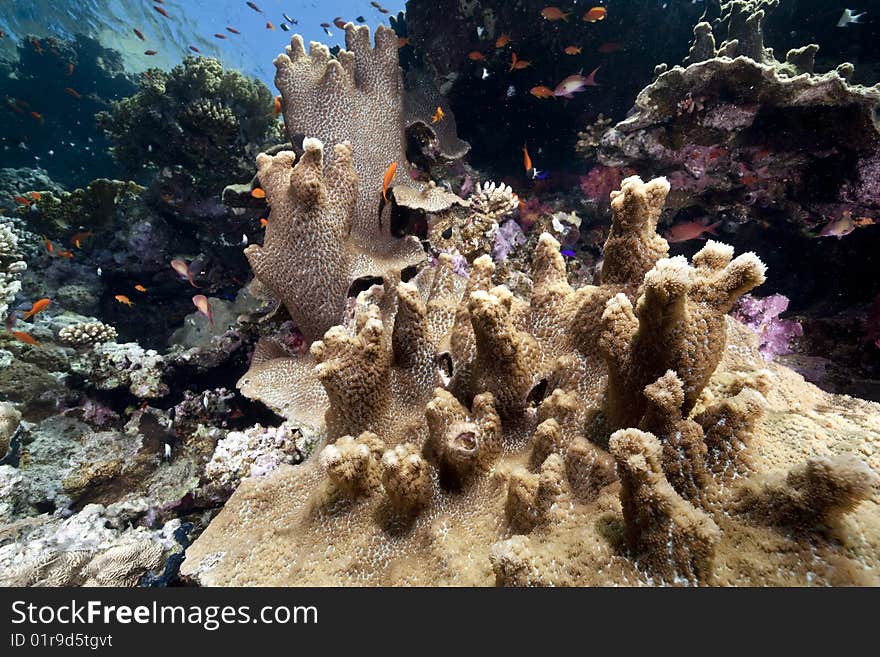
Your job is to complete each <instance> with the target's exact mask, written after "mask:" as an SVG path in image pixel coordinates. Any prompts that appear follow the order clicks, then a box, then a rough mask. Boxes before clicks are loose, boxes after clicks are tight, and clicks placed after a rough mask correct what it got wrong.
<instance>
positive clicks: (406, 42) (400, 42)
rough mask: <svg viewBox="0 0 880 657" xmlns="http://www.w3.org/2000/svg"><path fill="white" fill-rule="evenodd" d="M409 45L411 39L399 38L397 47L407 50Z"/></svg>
mask: <svg viewBox="0 0 880 657" xmlns="http://www.w3.org/2000/svg"><path fill="white" fill-rule="evenodd" d="M408 45H409V37H397V47H398V48H405V47H406V46H408Z"/></svg>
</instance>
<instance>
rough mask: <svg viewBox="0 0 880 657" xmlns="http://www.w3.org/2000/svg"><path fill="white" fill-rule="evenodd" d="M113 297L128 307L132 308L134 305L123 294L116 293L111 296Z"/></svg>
mask: <svg viewBox="0 0 880 657" xmlns="http://www.w3.org/2000/svg"><path fill="white" fill-rule="evenodd" d="M113 298H114V299H116V300H117V301H118V302H119V303H124V304H125V305H126V306H128V307H129V308H133V307H134V304H133V303H132V301H131V299H129V298H128V297H127V296H125V295H124V294H117V295H116V296H115V297H113Z"/></svg>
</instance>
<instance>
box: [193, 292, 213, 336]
mask: <svg viewBox="0 0 880 657" xmlns="http://www.w3.org/2000/svg"><path fill="white" fill-rule="evenodd" d="M192 302H193V305H194V306H195V307H196V308H198V309H199V312H200V313H201V314H203V315H204V316H205V317H207V318H208V321H209V322H211V328H214V311H213V310H211V304H210V303H209V302H208V297H206V296H205V295H204V294H197V295H195V296H194V297H193V298H192Z"/></svg>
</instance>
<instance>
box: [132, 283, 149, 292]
mask: <svg viewBox="0 0 880 657" xmlns="http://www.w3.org/2000/svg"><path fill="white" fill-rule="evenodd" d="M134 289H135V290H137V291H138V292H146V291H147V288H145V287H144V286H143V285H141V284H140V283H138V284H137V285H135V286H134Z"/></svg>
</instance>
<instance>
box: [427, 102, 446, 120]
mask: <svg viewBox="0 0 880 657" xmlns="http://www.w3.org/2000/svg"><path fill="white" fill-rule="evenodd" d="M444 116H446V114H444V113H443V108H442V107H440V106H439V105H437V110H436V111H435V112H434V116H432V117H431V123H440V121H442V120H443V117H444Z"/></svg>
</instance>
